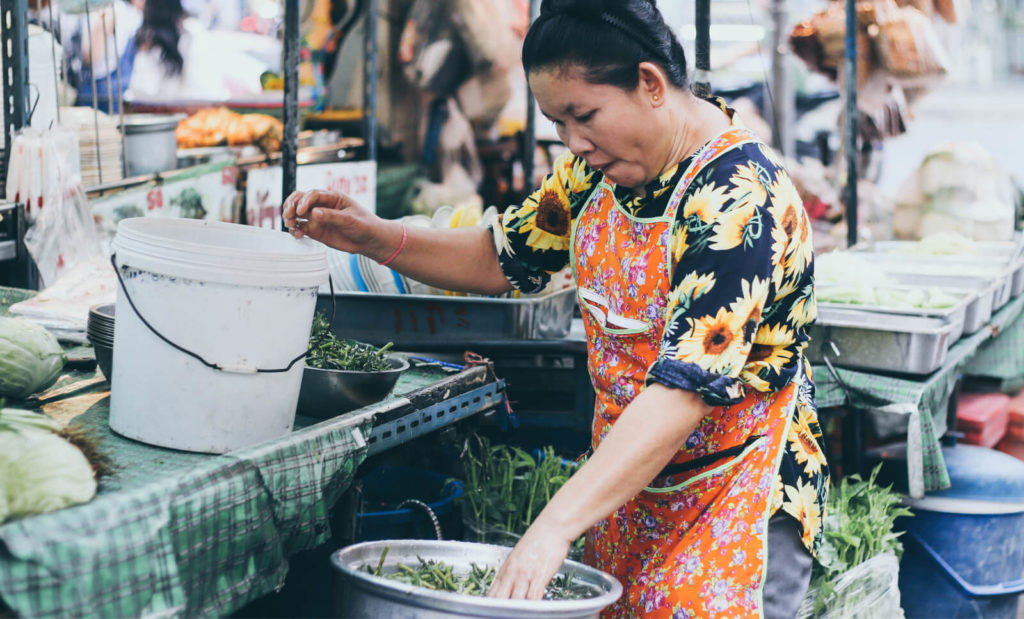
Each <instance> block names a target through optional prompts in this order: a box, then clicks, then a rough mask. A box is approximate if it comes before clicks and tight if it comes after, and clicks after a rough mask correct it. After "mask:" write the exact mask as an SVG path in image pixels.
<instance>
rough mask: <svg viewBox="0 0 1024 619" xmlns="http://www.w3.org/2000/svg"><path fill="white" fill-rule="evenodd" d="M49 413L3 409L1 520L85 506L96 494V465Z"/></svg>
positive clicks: (0, 427)
mask: <svg viewBox="0 0 1024 619" xmlns="http://www.w3.org/2000/svg"><path fill="white" fill-rule="evenodd" d="M60 430H61V428H60V426H59V425H58V424H57V423H56V422H55V421H53V420H52V419H50V418H49V417H46V416H45V415H43V414H40V413H33V412H30V411H23V410H16V409H2V410H0V522H3V521H4V520H6V519H8V518H16V517H21V516H30V515H34V514H41V513H45V512H49V511H53V510H57V509H63V508H65V507H69V506H71V505H77V504H79V503H85V502H87V501H89V500H91V499H92V498H93V496H95V495H96V477H95V475H94V473H93V467H92V465H91V464H90V463H89V460H88V459H87V458H86V457H85V455H84V454H83V453H82V451H81V450H79V449H78V448H77V447H75V446H74V445H72V444H71V443H69V442H68V441H66V440H64V439H63V438H61V436H60V435H59V434H58V432H60Z"/></svg>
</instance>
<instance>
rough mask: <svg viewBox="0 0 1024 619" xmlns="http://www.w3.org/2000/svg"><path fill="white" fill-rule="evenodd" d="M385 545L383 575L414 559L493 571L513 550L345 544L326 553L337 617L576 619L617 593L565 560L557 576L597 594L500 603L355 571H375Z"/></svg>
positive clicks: (423, 543) (594, 612)
mask: <svg viewBox="0 0 1024 619" xmlns="http://www.w3.org/2000/svg"><path fill="white" fill-rule="evenodd" d="M385 547H387V548H388V555H387V557H386V559H385V561H384V566H383V571H384V572H388V571H395V570H397V569H398V568H397V567H396V566H397V564H399V563H404V564H406V565H410V566H416V565H419V560H418V557H423V559H433V560H436V561H443V562H444V563H447V564H448V565H451V566H452V568H453V569H454V570H455V571H456V572H468V571H469V569H470V563H476V564H477V565H479V566H485V565H489V566H495V567H497V566H498V565H500V564H501V562H502V561H504V560H505V557H506V556H508V553H509V552H511V550H512V549H511V548H507V547H505V546H490V545H488V544H474V543H470V542H454V541H433V540H383V541H376V542H364V543H361V544H354V545H352V546H347V547H345V548H342V549H341V550H339V551H337V552H335V553H334V554H333V555H331V563H333V564H334V567H335V569H337V570H338V572H339V573H340V574H341V579H342V585H343V586H342V587H340V589H339V591H340V593H339V597H338V608H337V609H336V610H337V613H336V614H337V615H338V616H340V617H410V618H411V617H415V618H417V619H439V618H441V617H493V618H498V619H512V618H516V619H530V618H534V617H536V618H544V619H548V618H551V617H559V618H566V619H570V618H571V619H576V618H583V617H597V616H598V614H599V613H600V612H601V610H603V609H604V608H606V607H607V606H609V605H610V604H612V603H613V602H615V600H617V599H619V596H620V595H622V585H621V584H619V581H617V580H615V578H613V577H612V576H611V575H609V574H606V573H604V572H602V571H599V570H596V569H594V568H592V567H587V566H586V565H583V564H582V563H576V562H575V561H568V560H567V561H566V562H565V563H563V564H562V570H561V571H562V573H571V574H572V577H573V580H574V581H576V582H578V583H584V584H587V585H589V586H591V587H593V588H594V590H595V593H598V594H597V595H595V596H594V597H592V598H587V599H583V600H543V601H532V600H499V599H495V598H488V597H478V596H473V595H463V594H459V593H447V592H444V591H434V590H432V589H426V588H423V587H416V586H413V585H407V584H405V583H402V582H399V581H396V580H388V579H385V578H381V577H379V576H371V575H369V574H367V573H366V572H364V571H362V570H360V569H359V568H360V567H362V566H363V565H370V566H372V567H376V565H377V562H378V561H379V560H380V556H381V553H382V552H383V551H384V548H385Z"/></svg>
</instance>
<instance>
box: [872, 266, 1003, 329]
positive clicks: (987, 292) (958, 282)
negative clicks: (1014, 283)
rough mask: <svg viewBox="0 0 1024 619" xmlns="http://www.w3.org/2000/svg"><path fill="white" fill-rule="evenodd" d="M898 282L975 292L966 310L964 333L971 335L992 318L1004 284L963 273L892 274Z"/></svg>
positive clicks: (893, 278)
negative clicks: (997, 297)
mask: <svg viewBox="0 0 1024 619" xmlns="http://www.w3.org/2000/svg"><path fill="white" fill-rule="evenodd" d="M890 277H891V278H892V280H893V281H895V282H896V283H898V284H907V285H910V284H916V285H919V286H932V287H935V288H944V289H952V290H967V291H970V292H973V293H975V296H974V298H973V299H972V300H971V301H969V302H968V303H967V309H966V311H965V312H964V333H966V334H968V335H970V334H971V333H975V332H976V331H977V330H978V329H980V328H982V327H983V326H985V325H986V324H987V323H988V321H989V319H990V318H992V304H993V302H994V301H995V296H996V293H997V292H998V291H999V290H1000V289H1001V287H1002V286H1003V285H1004V282H1000V281H998V280H993V279H986V278H984V277H970V276H963V275H950V276H945V275H912V274H906V273H903V274H897V275H892V276H890Z"/></svg>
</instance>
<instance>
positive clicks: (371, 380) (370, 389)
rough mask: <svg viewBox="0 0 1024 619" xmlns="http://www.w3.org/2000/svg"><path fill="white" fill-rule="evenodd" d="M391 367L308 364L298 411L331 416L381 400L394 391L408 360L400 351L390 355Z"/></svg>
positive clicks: (407, 364) (310, 414) (303, 373)
mask: <svg viewBox="0 0 1024 619" xmlns="http://www.w3.org/2000/svg"><path fill="white" fill-rule="evenodd" d="M388 361H390V362H391V369H390V370H384V371H383V372H354V371H350V370H321V369H319V368H311V367H308V366H307V367H306V369H305V370H304V371H303V372H302V386H301V387H300V388H299V407H298V413H299V414H300V415H306V416H309V417H317V418H320V419H329V418H331V417H335V416H337V415H340V414H342V413H347V412H349V411H352V410H355V409H357V408H362V407H364V406H367V405H369V404H373V403H374V402H380V401H381V400H383V399H384V398H386V397H387V396H388V394H389V393H391V390H392V389H394V388H395V383H397V382H398V377H399V376H401V375H402V372H404V371H406V370H408V369H409V362H408V361H407V360H406V359H405V358H404V357H400V356H398V355H389V356H388Z"/></svg>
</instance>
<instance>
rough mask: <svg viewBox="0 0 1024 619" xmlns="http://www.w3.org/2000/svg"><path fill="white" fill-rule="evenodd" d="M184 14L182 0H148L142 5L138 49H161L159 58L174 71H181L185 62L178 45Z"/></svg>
mask: <svg viewBox="0 0 1024 619" xmlns="http://www.w3.org/2000/svg"><path fill="white" fill-rule="evenodd" d="M184 18H185V9H183V8H182V7H181V0H146V5H145V7H144V8H143V9H142V25H141V26H139V30H138V32H136V33H135V44H136V46H138V48H139V49H148V48H156V49H159V50H160V59H161V60H162V61H163V63H164V66H165V67H166V68H167V72H168V73H170V74H171V75H180V74H181V70H182V67H183V66H184V65H185V59H184V58H182V57H181V50H179V49H178V41H179V40H180V39H181V22H182V20H183V19H184Z"/></svg>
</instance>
